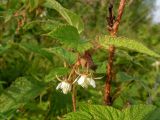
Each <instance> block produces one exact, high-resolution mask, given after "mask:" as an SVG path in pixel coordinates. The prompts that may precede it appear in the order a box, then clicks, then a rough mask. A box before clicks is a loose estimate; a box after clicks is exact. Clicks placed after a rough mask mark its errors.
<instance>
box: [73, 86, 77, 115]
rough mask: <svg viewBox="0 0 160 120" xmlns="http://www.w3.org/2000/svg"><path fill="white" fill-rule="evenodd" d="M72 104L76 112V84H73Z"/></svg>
mask: <svg viewBox="0 0 160 120" xmlns="http://www.w3.org/2000/svg"><path fill="white" fill-rule="evenodd" d="M72 105H73V111H74V112H76V86H75V85H73V86H72Z"/></svg>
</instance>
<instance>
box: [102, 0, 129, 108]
mask: <svg viewBox="0 0 160 120" xmlns="http://www.w3.org/2000/svg"><path fill="white" fill-rule="evenodd" d="M125 2H126V0H121V1H120V3H119V8H118V16H117V19H116V21H115V22H114V15H113V1H112V0H110V5H109V17H108V24H109V29H108V30H109V32H110V35H111V36H112V37H115V36H116V34H117V31H118V27H119V24H120V20H121V17H122V14H123V10H124V7H125ZM114 53H115V47H114V46H113V45H111V46H109V58H108V64H107V72H106V74H107V79H106V83H105V91H104V103H105V104H106V105H111V104H112V99H111V81H112V76H113V75H112V71H113V70H112V68H113V59H114Z"/></svg>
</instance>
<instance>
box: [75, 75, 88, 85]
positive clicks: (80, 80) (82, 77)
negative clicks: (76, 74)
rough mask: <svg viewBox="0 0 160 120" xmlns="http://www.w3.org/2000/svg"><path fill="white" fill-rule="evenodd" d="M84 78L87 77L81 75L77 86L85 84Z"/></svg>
mask: <svg viewBox="0 0 160 120" xmlns="http://www.w3.org/2000/svg"><path fill="white" fill-rule="evenodd" d="M86 77H87V76H86V75H82V76H81V77H80V78H79V79H78V81H77V82H78V84H79V85H82V84H83V83H84V82H85V79H86Z"/></svg>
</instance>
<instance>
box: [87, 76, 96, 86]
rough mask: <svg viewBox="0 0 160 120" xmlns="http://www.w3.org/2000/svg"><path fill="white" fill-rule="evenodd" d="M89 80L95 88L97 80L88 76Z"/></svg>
mask: <svg viewBox="0 0 160 120" xmlns="http://www.w3.org/2000/svg"><path fill="white" fill-rule="evenodd" d="M88 81H89V83H90V85H91V86H92V87H93V88H95V87H96V82H95V81H94V80H93V79H92V78H88Z"/></svg>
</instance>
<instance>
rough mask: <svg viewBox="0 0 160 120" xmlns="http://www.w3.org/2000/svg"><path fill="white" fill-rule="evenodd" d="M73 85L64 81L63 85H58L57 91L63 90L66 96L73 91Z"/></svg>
mask: <svg viewBox="0 0 160 120" xmlns="http://www.w3.org/2000/svg"><path fill="white" fill-rule="evenodd" d="M71 88H72V87H71V84H70V83H68V82H66V81H62V82H61V83H59V84H58V85H57V87H56V90H58V89H62V92H63V93H64V94H67V93H68V92H70V91H71Z"/></svg>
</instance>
